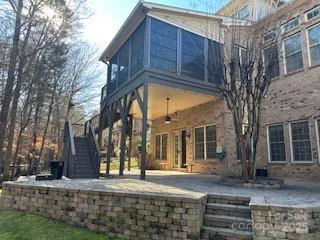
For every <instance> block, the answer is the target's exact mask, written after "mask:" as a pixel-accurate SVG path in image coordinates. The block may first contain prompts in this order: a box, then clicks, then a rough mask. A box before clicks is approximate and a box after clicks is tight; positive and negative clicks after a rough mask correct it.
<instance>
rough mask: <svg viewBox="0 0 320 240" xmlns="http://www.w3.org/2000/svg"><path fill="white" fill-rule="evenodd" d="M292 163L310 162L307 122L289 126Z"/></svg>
mask: <svg viewBox="0 0 320 240" xmlns="http://www.w3.org/2000/svg"><path fill="white" fill-rule="evenodd" d="M290 128H291V145H292V160H293V162H311V161H312V153H311V141H310V133H309V123H308V121H302V122H296V123H291V124H290Z"/></svg>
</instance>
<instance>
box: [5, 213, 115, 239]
mask: <svg viewBox="0 0 320 240" xmlns="http://www.w3.org/2000/svg"><path fill="white" fill-rule="evenodd" d="M0 239H1V240H89V239H90V240H108V239H109V240H110V238H107V237H106V236H105V235H104V234H96V233H94V232H91V231H89V230H87V229H82V228H76V227H72V226H68V225H65V224H61V223H58V222H56V221H53V220H49V219H46V218H43V217H39V216H35V215H32V214H25V213H21V212H15V211H0Z"/></svg>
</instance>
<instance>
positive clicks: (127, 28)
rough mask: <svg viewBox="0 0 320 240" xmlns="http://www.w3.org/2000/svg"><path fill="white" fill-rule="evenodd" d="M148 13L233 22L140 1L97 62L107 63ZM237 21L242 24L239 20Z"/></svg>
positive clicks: (201, 13)
mask: <svg viewBox="0 0 320 240" xmlns="http://www.w3.org/2000/svg"><path fill="white" fill-rule="evenodd" d="M150 12H167V13H170V14H177V15H183V16H187V17H190V18H191V17H197V18H204V19H208V20H211V21H212V20H214V21H218V22H221V23H222V24H224V25H231V24H233V23H234V22H235V19H231V18H229V17H224V16H218V15H215V14H211V13H206V12H201V11H195V10H189V9H184V8H178V7H172V6H167V5H162V4H156V3H150V2H144V1H142V0H140V1H139V2H138V4H137V5H136V6H135V8H134V9H133V10H132V12H131V13H130V15H129V16H128V18H127V19H126V21H125V22H124V24H123V25H122V26H121V28H120V29H119V31H118V33H117V34H116V35H115V37H114V38H113V39H112V41H111V42H110V44H109V45H108V47H107V48H106V49H105V50H104V52H103V53H102V55H101V57H100V59H99V60H100V61H103V62H105V63H106V62H107V61H109V60H110V58H111V57H112V56H113V55H114V54H115V53H116V52H117V51H118V50H119V48H120V47H121V46H122V45H123V44H124V43H125V41H126V40H127V39H128V38H129V37H130V36H131V34H132V33H133V32H134V31H135V29H136V28H137V27H138V26H139V25H140V23H141V22H142V21H143V20H144V18H145V17H146V16H147V15H148V13H150ZM237 21H238V22H243V21H241V20H237Z"/></svg>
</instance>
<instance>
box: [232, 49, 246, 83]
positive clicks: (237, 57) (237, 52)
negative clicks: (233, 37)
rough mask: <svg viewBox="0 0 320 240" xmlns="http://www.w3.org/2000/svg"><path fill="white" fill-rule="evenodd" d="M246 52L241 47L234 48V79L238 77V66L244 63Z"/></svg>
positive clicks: (239, 70)
mask: <svg viewBox="0 0 320 240" xmlns="http://www.w3.org/2000/svg"><path fill="white" fill-rule="evenodd" d="M246 59H247V50H246V49H245V48H243V47H235V48H234V63H233V64H234V74H235V76H236V77H240V72H241V69H240V66H241V65H242V64H245V63H246Z"/></svg>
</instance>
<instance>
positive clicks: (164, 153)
mask: <svg viewBox="0 0 320 240" xmlns="http://www.w3.org/2000/svg"><path fill="white" fill-rule="evenodd" d="M167 143H168V135H167V134H163V135H162V149H161V152H162V156H161V159H162V160H167V146H168V144H167Z"/></svg>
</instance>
